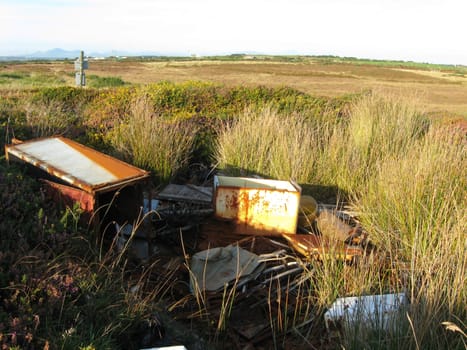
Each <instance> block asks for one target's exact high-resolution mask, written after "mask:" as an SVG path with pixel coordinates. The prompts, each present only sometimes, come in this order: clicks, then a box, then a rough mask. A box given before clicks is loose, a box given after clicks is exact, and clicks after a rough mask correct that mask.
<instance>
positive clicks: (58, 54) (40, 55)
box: [0, 48, 165, 61]
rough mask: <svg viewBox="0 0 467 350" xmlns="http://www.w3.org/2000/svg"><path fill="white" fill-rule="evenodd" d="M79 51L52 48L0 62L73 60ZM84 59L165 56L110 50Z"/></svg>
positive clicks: (0, 57) (91, 54) (87, 53)
mask: <svg viewBox="0 0 467 350" xmlns="http://www.w3.org/2000/svg"><path fill="white" fill-rule="evenodd" d="M80 53H81V50H64V49H61V48H54V49H51V50H47V51H37V52H33V53H30V54H23V55H15V56H0V60H3V61H5V60H31V59H32V60H34V59H38V60H39V59H44V60H47V59H49V60H54V59H75V58H77V57H79V55H80ZM84 55H85V56H86V57H110V56H113V57H116V56H118V57H121V56H165V54H161V53H157V52H136V53H135V52H128V51H118V50H112V51H107V52H86V51H85V52H84Z"/></svg>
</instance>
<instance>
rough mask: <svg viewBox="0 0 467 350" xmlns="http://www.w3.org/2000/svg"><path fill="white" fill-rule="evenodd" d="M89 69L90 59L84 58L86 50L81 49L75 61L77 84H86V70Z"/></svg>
mask: <svg viewBox="0 0 467 350" xmlns="http://www.w3.org/2000/svg"><path fill="white" fill-rule="evenodd" d="M85 69H88V61H87V60H84V51H81V53H80V56H79V58H78V59H77V60H76V61H75V71H76V74H75V82H76V86H85V85H86V74H84V70H85Z"/></svg>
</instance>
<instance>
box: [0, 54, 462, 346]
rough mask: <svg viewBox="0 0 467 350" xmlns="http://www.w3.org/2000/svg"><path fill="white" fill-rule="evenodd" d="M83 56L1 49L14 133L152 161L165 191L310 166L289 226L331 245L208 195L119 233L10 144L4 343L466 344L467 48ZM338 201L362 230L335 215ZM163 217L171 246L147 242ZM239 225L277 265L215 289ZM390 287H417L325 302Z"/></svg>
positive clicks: (5, 129)
mask: <svg viewBox="0 0 467 350" xmlns="http://www.w3.org/2000/svg"><path fill="white" fill-rule="evenodd" d="M73 70H74V65H73V62H72V61H69V60H64V61H35V62H27V61H25V62H1V63H0V126H1V127H2V130H1V134H0V144H1V145H2V146H3V145H6V144H10V143H12V142H13V141H15V139H20V140H29V139H33V138H40V137H48V136H52V135H62V136H65V137H67V138H70V139H72V140H74V141H77V142H80V143H82V144H84V145H87V146H89V147H92V148H94V149H97V150H99V151H101V152H103V153H106V154H108V155H111V156H113V157H115V158H118V159H121V160H124V161H126V162H128V163H130V164H133V165H136V166H138V167H140V168H142V169H144V170H147V171H150V174H151V176H150V180H149V183H148V189H147V192H146V193H145V195H146V196H149V197H151V198H152V196H153V195H157V194H160V191H161V190H162V189H164V188H165V187H166V185H167V184H183V185H187V186H188V185H189V186H195V188H198V191H201V192H204V193H206V191H207V190H208V189H210V188H212V184H213V175H214V174H224V175H229V176H247V177H257V178H258V177H262V178H266V179H275V180H293V181H294V182H296V183H297V184H299V185H300V187H301V189H302V192H301V195H302V196H303V197H304V196H311V197H312V198H314V199H315V200H316V201H317V208H316V207H315V210H314V211H310V212H309V213H307V212H305V209H306V208H308V207H305V206H302V207H301V211H300V215H301V216H300V217H299V219H300V218H301V219H304V218H306V219H307V220H306V222H305V221H303V224H302V223H301V224H300V226H299V230H298V231H297V233H296V234H293V235H292V236H295V237H301V238H305V239H307V238H311V237H314V239H316V240H317V242H318V243H317V244H318V246H317V248H316V249H317V250H316V251H315V252H314V253H313V254H311V253H310V254H308V253H307V252H306V249H305V251H304V249H303V246H302V248H301V249H297V246H293V245H289V241H288V240H287V238H285V237H283V236H274V237H268V236H261V237H259V236H257V237H256V236H251V235H242V236H240V237H239V236H238V235H235V234H233V233H232V232H230V231H228V230H225V228H224V229H223V227H225V226H223V224H222V223H220V222H218V221H215V220H214V221H213V218H212V217H209V216H203V215H204V214H203V215H202V214H200V213H205V212H206V211H205V209H206V208H204V207H203V208H201V209H200V208H199V207H197V206H194V205H193V203H190V206H187V205H186V204H184V205H181V206H179V207H177V206H175V207H173V208H172V207H169V210H168V211H167V210H166V211H165V212H163V209H164V207H162V209H161V210H159V207H157V208H156V210H155V211H153V212H150V213H149V214H148V216H147V217H145V218H141V220H138V221H137V222H134V223H133V224H134V225H133V230H132V232H131V234H130V237H131V238H129V239H128V240H127V241H126V243H128V244H120V245H119V242H121V241H120V238H121V237H122V235H121V232H120V231H118V230H117V231H113V230H111V229H110V230H109V226H105V227H95V226H91V225H88V224H87V223H86V222H85V223H83V220H80V218H81V219H82V217H83V216H82V215H83V208H81V207H80V205H73V206H68V207H66V206H60V205H58V204H57V203H55V202H54V201H52V200H50V198H49V197H48V196H47V195H46V193H45V192H44V188H43V185H42V182H39V181H37V180H36V179H35V177H34V176H31V173H30V172H28V171H27V170H28V169H27V168H25V167H23V166H21V165H19V164H17V163H14V162H10V163H8V162H7V161H6V157H5V156H1V157H0V196H1V200H0V235H1V240H0V343H1V345H2V348H12V349H83V350H93V349H141V348H150V347H155V346H169V345H181V344H183V345H185V347H186V348H187V349H189V350H191V349H343V348H345V349H398V350H401V349H433V350H434V349H465V348H466V343H467V321H466V320H467V310H466V308H465V305H467V288H466V285H467V254H465V252H466V235H465V233H466V232H467V227H466V223H467V220H466V219H467V218H466V204H467V193H466V190H467V159H466V145H467V137H466V118H467V68H466V67H458V66H447V65H446V66H443V65H438V66H434V65H428V64H418V63H413V62H382V61H371V60H356V59H341V58H338V57H269V56H259V57H252V56H245V55H233V56H229V57H211V58H203V59H201V58H162V57H158V58H151V59H149V58H126V59H122V58H120V59H117V58H113V59H106V60H91V61H90V62H89V69H88V70H87V71H86V75H87V86H86V87H85V88H79V87H75V86H74V81H75V78H74V71H73ZM190 188H192V187H190ZM200 188H201V189H200ZM118 192H119V191H117V192H116V194H115V195H116V196H118ZM149 197H148V198H149ZM198 204H199V203H198ZM209 204H210V203H209ZM109 206H112V204H109ZM100 209H102V212H107V209H108V208H106V207H104V208H99V210H100ZM304 212H305V213H304ZM164 213H165V214H164ZM167 213H168V214H167ZM323 213H334V214H332V215H334V216H336V215H338V214H339V215H340V216H339V218H342V226H339V227H348V228H351V230H350V231H349V230H346V229H344V233H342V232H343V231H342V230H341V229H337V228H336V225H335V224H331V225H329V226H328V227H331V229H327V228H326V227H327V226H325V225H323V224H322V223H323V220H325V217H326V216H324V215H328V214H323ZM334 216H333V217H334ZM104 217H105V215H104ZM336 217H337V216H336ZM148 218H149V219H150V220H149V221H150V222H149V227H150V228H149V230H150V231H151V232H152V233H153V234H154V235H153V236H151V237H152V238H151V241H150V242H149V243H151V244H152V245H154V247H155V250H154V251H153V253H154V254H149V256H147V257H145V258H144V259H141V258H138V256H135V252H134V251H133V250H132V247H133V243H135V244H136V240H135V241H133V239H134V238H135V235H136V233H137V231H138V227H139V226H141V227H145V228H146V229H148V228H147V227H148ZM344 221H345V222H344ZM120 224H122V223H120ZM344 224H345V225H347V226H345V225H344ZM339 235H340V236H339ZM154 236H155V237H154ZM148 237H149V235H148V236H146V239H149V238H148ZM289 238H290V237H289ZM147 243H148V242H147ZM228 244H234V245H235V246H237V247H241V248H244V249H245V250H250V251H251V252H252V253H255V254H258V255H260V256H263V258H264V256H265V255H263V254H268V255H266V256H267V257H268V260H267V261H266V264H265V265H266V266H265V267H264V270H262V271H263V272H262V273H260V274H259V275H256V276H255V277H252V278H251V279H250V280H246V281H245V280H243V279H240V277H239V276H238V274H236V277H235V278H233V279H232V280H229V281H228V283H225V284H224V285H223V287H222V286H221V287H220V290H217V291H207V290H206V289H205V288H204V287H203V286H202V283H201V282H200V283H199V284H197V283H195V282H194V281H196V280H195V279H194V277H193V276H194V265H193V264H192V263H193V257H194V256H195V255H196V254H198V253H200V251H203V250H204V249H207V248H208V247H209V248H215V247H225V246H226V245H228ZM298 247H299V248H300V246H298ZM342 247H345V250H344V251H343V250H342V249H343V248H342ZM236 249H239V248H236ZM350 251H351V252H354V253H352V254H355V255H353V256H351V258H350V259H347V254H350V253H349V252H350ZM271 253H274V254H272V255H271ZM205 254H206V253H205ZM206 256H208V255H206ZM206 264H207V263H206ZM206 270H207V268H206ZM237 270H238V267H237ZM265 271H267V272H265ZM201 272H203V269H201ZM252 274H253V273H252ZM198 281H201V280H198ZM380 294H390V295H396V294H397V295H404V298H405V299H404V300H405V302H402V303H400V304H398V305H396V307H395V309H394V310H390V312H386V311H388V310H387V309H381V308H378V307H375V308H374V309H373V310H361V309H360V312H358V313H356V314H354V316H355V317H357V321H356V322H355V319H352V318H351V315H350V312H349V313H345V312H344V316H343V317H342V318H339V319H335V320H334V322H331V323H328V322H326V321H325V315H326V312H328V311H329V309H330V308H331V306H332V305H333V303H334V302H335V301H336V299H337V298H341V297H350V296H372V295H380ZM386 306H387V305H386ZM344 309H345V310H347V309H348V308H347V307H345V308H344ZM368 312H369V313H368ZM370 316H371V317H370ZM386 316H387V317H388V318H386ZM352 320H353V322H352Z"/></svg>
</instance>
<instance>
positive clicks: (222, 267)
mask: <svg viewBox="0 0 467 350" xmlns="http://www.w3.org/2000/svg"><path fill="white" fill-rule="evenodd" d="M263 269H264V264H262V263H261V261H260V257H259V256H258V255H256V254H253V253H251V252H249V251H248V250H245V249H243V248H240V247H239V246H238V245H229V246H227V247H217V248H212V249H207V250H204V251H201V252H198V253H196V254H195V255H193V257H192V258H191V263H190V271H191V279H190V288H191V290H192V292H193V293H197V292H200V291H211V292H214V291H218V290H221V289H222V288H224V286H225V285H227V284H229V283H230V282H231V281H234V280H237V283H238V282H240V281H244V280H245V279H251V278H255V277H256V276H257V275H258V274H259V273H260V272H261V271H262V270H263Z"/></svg>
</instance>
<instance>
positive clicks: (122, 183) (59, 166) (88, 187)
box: [5, 137, 149, 223]
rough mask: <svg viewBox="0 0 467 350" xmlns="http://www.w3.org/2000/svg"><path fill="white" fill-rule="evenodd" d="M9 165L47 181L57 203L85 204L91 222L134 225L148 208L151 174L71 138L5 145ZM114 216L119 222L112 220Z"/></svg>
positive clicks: (86, 215) (47, 186)
mask: <svg viewBox="0 0 467 350" xmlns="http://www.w3.org/2000/svg"><path fill="white" fill-rule="evenodd" d="M5 155H6V158H7V160H9V161H10V160H11V161H17V162H21V163H25V164H27V165H28V166H29V167H30V169H31V170H32V172H33V173H34V174H35V175H36V176H37V177H38V178H41V179H43V180H44V184H45V187H46V189H47V190H48V192H49V193H50V194H51V195H52V196H53V198H55V199H57V200H59V201H60V202H62V203H65V204H66V205H71V204H72V203H75V202H78V203H80V206H81V209H83V212H84V214H85V217H86V218H91V217H92V218H95V219H96V220H99V218H98V217H99V214H98V213H97V210H98V209H99V208H100V207H104V208H105V209H104V210H102V212H107V213H108V218H107V219H108V220H115V219H116V220H117V222H122V223H123V222H131V221H132V220H133V219H135V218H136V217H137V216H138V214H139V210H140V208H141V207H142V206H143V194H142V183H143V182H144V181H145V180H147V179H148V178H149V172H147V171H145V170H142V169H139V168H137V167H134V166H132V165H130V164H127V163H125V162H122V161H120V160H118V159H115V158H113V157H110V156H108V155H105V154H103V153H100V152H98V151H96V150H93V149H91V148H89V147H86V146H84V145H82V144H80V143H77V142H75V141H72V140H70V139H67V138H65V137H47V138H40V139H34V140H30V141H27V142H22V143H19V144H11V145H5ZM112 216H113V217H112Z"/></svg>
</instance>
